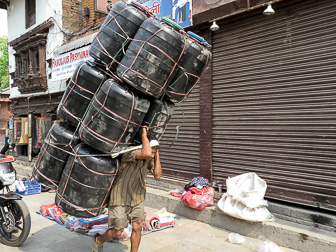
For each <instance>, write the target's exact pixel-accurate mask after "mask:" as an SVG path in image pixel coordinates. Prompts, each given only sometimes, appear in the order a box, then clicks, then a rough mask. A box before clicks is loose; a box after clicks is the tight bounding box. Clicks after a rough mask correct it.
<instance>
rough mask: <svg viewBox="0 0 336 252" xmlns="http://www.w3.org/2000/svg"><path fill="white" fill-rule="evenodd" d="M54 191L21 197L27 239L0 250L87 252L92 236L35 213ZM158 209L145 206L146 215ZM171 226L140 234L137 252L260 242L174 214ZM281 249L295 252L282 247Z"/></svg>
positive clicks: (228, 249)
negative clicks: (233, 238)
mask: <svg viewBox="0 0 336 252" xmlns="http://www.w3.org/2000/svg"><path fill="white" fill-rule="evenodd" d="M54 197H55V194H54V193H48V192H46V193H41V194H35V195H29V196H24V202H25V203H26V204H27V206H28V208H29V211H30V214H31V219H32V227H31V231H30V235H29V237H28V239H27V240H26V241H25V242H24V243H23V244H22V246H21V247H18V248H13V247H7V246H5V245H3V244H1V243H0V251H1V252H15V251H26V252H33V251H34V252H36V251H38V252H67V251H69V252H90V251H91V237H88V236H85V235H80V234H77V233H75V232H71V231H70V230H68V229H66V228H65V227H64V226H61V225H59V224H57V223H56V222H54V221H51V220H49V219H47V218H44V217H42V216H40V215H39V214H36V213H35V211H37V210H39V208H40V206H41V205H43V204H50V203H53V202H54ZM157 210H158V209H155V208H150V207H146V211H147V212H148V213H149V214H152V213H154V212H156V211H157ZM175 221H176V225H175V227H174V228H167V229H164V230H160V231H157V232H152V233H149V234H147V235H144V236H142V240H141V244H140V248H139V252H182V251H183V252H211V251H213V252H249V251H254V250H253V249H255V248H254V247H255V245H257V244H260V243H259V241H258V240H257V239H255V238H249V237H245V238H246V242H245V243H244V244H243V245H235V244H231V243H229V242H228V234H229V232H228V231H226V230H224V229H221V228H217V227H214V226H210V225H209V224H205V223H203V222H200V221H196V220H192V219H188V218H185V217H181V216H176V218H175ZM282 250H283V252H295V251H297V250H292V249H288V248H282ZM104 251H105V252H107V251H118V252H119V251H120V252H121V251H130V241H129V240H128V241H122V242H119V243H106V244H105V245H104Z"/></svg>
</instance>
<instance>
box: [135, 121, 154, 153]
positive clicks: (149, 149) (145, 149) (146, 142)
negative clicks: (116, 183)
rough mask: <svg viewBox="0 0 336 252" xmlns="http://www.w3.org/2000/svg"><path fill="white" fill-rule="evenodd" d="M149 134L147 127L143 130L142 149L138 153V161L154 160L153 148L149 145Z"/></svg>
mask: <svg viewBox="0 0 336 252" xmlns="http://www.w3.org/2000/svg"><path fill="white" fill-rule="evenodd" d="M147 132H148V128H147V127H144V128H142V135H141V141H142V149H141V150H140V151H138V153H137V154H136V159H146V160H150V159H151V158H152V147H151V146H150V144H149V140H148V138H147Z"/></svg>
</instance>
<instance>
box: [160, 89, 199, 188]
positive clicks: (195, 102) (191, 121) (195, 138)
mask: <svg viewBox="0 0 336 252" xmlns="http://www.w3.org/2000/svg"><path fill="white" fill-rule="evenodd" d="M199 100H200V88H199V84H197V85H196V86H195V87H194V89H193V90H192V91H191V93H190V95H189V96H188V98H187V100H186V101H185V102H183V103H182V104H180V105H179V106H180V107H181V110H180V109H179V108H178V107H177V106H175V110H174V114H173V116H172V118H171V119H170V121H169V123H168V127H167V129H166V131H165V133H164V135H163V137H162V139H161V141H160V146H161V147H160V160H161V166H162V173H163V176H165V177H169V178H173V179H177V180H182V181H183V182H185V181H188V180H190V179H192V178H193V177H197V176H199V173H200V158H199V151H200V145H199V142H200V136H199V127H200V124H199V117H200V114H199V111H200V108H199ZM182 111H183V112H182ZM183 113H184V121H185V122H184V124H183ZM182 124H183V125H182ZM178 126H181V127H179V131H178V138H177V140H176V142H175V143H174V144H173V145H172V146H171V147H169V146H170V145H171V144H172V143H173V142H174V140H175V137H176V132H177V131H176V127H178Z"/></svg>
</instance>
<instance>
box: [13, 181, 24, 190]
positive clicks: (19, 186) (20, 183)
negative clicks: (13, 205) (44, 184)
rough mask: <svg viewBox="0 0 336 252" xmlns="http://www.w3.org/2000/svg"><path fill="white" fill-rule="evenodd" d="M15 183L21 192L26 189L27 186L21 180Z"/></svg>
mask: <svg viewBox="0 0 336 252" xmlns="http://www.w3.org/2000/svg"><path fill="white" fill-rule="evenodd" d="M14 185H15V189H16V190H18V191H19V192H24V191H26V187H25V185H24V183H23V182H22V181H21V180H15V182H14Z"/></svg>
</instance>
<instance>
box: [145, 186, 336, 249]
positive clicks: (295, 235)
mask: <svg viewBox="0 0 336 252" xmlns="http://www.w3.org/2000/svg"><path fill="white" fill-rule="evenodd" d="M146 206H149V207H153V208H158V209H161V208H163V207H166V209H167V211H168V212H172V213H175V214H178V215H181V216H184V217H187V218H190V219H194V220H197V221H201V222H204V223H207V224H210V225H211V226H215V227H219V228H223V229H226V230H228V231H230V232H235V233H239V234H241V235H245V236H248V237H252V238H257V237H258V236H260V235H261V236H264V237H266V238H267V239H270V240H271V241H273V242H275V243H276V244H278V245H279V246H283V247H286V248H291V249H295V250H299V251H305V252H316V251H318V252H330V251H336V236H335V233H334V232H329V231H325V230H320V229H316V228H310V227H307V226H303V225H300V224H296V223H293V222H289V221H285V220H276V221H275V222H264V223H254V222H248V221H244V220H240V219H236V218H233V217H231V216H228V215H226V214H224V213H223V212H222V211H220V210H219V209H218V207H216V206H213V207H206V208H204V209H203V210H202V211H198V210H195V209H192V208H189V207H186V206H184V205H183V204H182V203H181V200H180V198H177V197H173V196H171V195H169V193H168V192H167V191H164V190H159V189H154V188H148V187H147V196H146Z"/></svg>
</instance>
